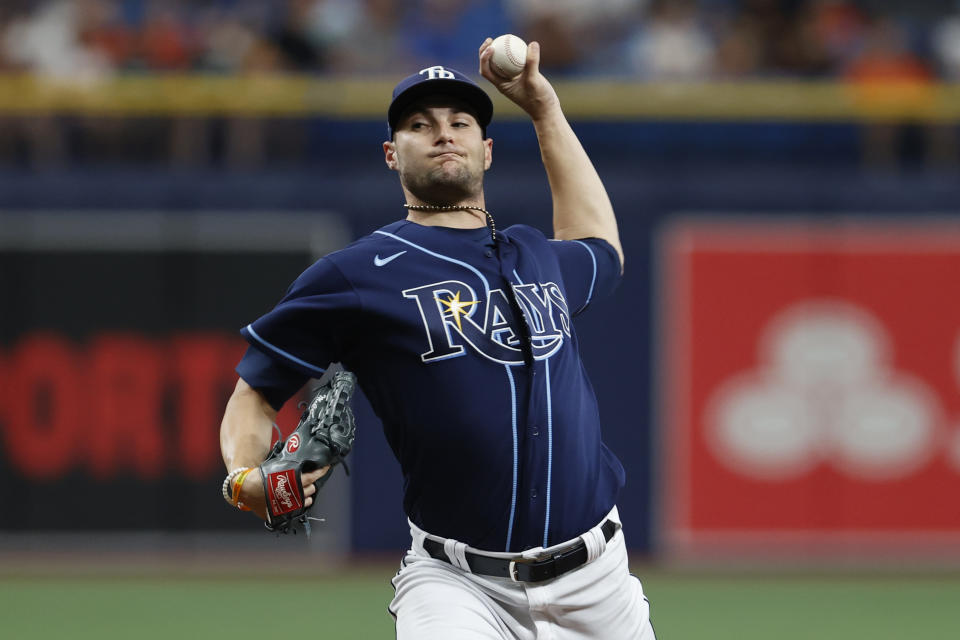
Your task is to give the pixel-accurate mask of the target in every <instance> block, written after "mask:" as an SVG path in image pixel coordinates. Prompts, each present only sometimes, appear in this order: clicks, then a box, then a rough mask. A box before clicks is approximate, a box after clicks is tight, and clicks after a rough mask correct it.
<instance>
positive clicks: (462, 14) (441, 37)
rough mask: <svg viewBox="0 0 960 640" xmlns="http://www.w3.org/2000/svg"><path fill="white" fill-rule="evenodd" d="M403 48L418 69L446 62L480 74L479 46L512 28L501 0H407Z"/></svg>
mask: <svg viewBox="0 0 960 640" xmlns="http://www.w3.org/2000/svg"><path fill="white" fill-rule="evenodd" d="M406 7H407V12H406V15H405V16H404V18H403V20H402V23H401V26H400V29H401V31H400V37H401V40H402V45H401V46H402V47H403V49H404V50H405V51H408V52H409V53H410V54H411V55H412V56H413V57H414V59H415V62H414V66H417V68H422V67H427V66H430V65H434V64H443V65H448V66H450V67H453V68H455V69H458V70H460V71H463V72H464V73H468V74H473V75H476V74H477V68H478V67H479V63H478V62H477V49H479V47H480V43H482V42H483V40H484V38H486V37H487V36H491V37H496V36H497V35H499V34H501V33H506V32H507V31H509V30H510V28H509V25H508V23H507V19H506V16H505V15H504V13H503V10H502V6H501V4H500V2H499V0H492V1H488V2H482V1H480V0H416V1H415V2H410V3H406Z"/></svg>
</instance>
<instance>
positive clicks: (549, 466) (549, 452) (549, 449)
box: [543, 359, 553, 547]
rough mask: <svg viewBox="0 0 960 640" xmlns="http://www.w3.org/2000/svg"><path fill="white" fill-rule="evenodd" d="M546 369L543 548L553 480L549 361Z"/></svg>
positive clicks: (547, 528) (548, 522)
mask: <svg viewBox="0 0 960 640" xmlns="http://www.w3.org/2000/svg"><path fill="white" fill-rule="evenodd" d="M543 365H544V368H545V369H546V385H547V517H546V520H545V521H544V523H543V546H544V547H547V546H549V545H548V544H547V533H548V532H549V531H550V485H551V481H552V480H553V402H552V400H551V398H550V360H549V359H548V360H544V361H543Z"/></svg>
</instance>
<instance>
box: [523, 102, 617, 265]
mask: <svg viewBox="0 0 960 640" xmlns="http://www.w3.org/2000/svg"><path fill="white" fill-rule="evenodd" d="M533 125H534V128H535V129H536V132H537V139H538V140H539V142H540V153H541V156H542V158H543V166H544V167H545V168H546V170H547V179H548V180H549V181H550V193H551V196H552V197H553V232H554V237H556V238H558V239H560V240H575V239H578V238H590V237H594V238H603V239H604V240H606V241H607V242H609V243H610V244H611V245H612V246H613V248H614V249H616V251H617V254H619V256H620V264H621V265H622V264H623V249H622V248H621V246H620V233H619V231H618V230H617V219H616V216H615V215H614V213H613V205H611V204H610V198H609V196H607V190H606V189H605V188H604V186H603V182H602V181H601V180H600V176H599V175H598V174H597V171H596V169H595V168H594V166H593V163H592V162H591V161H590V158H589V156H587V152H586V151H585V150H584V148H583V145H581V144H580V140H579V139H578V138H577V136H576V134H575V133H574V132H573V129H572V128H571V127H570V123H569V122H567V119H566V117H565V116H564V115H563V111H562V110H561V109H560V106H559V104H555V105H553V106H551V107H550V108H548V109H546V110H545V111H544V112H543V113H542V114H538V116H537V117H535V118H534V119H533Z"/></svg>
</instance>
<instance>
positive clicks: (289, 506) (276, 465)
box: [260, 371, 357, 535]
mask: <svg viewBox="0 0 960 640" xmlns="http://www.w3.org/2000/svg"><path fill="white" fill-rule="evenodd" d="M356 381H357V378H356V376H354V375H353V374H352V373H350V372H349V371H338V372H337V373H335V374H334V375H333V376H332V377H331V378H330V379H329V380H328V381H327V382H326V384H323V385H321V386H320V388H318V389H316V391H314V396H313V398H312V399H311V400H310V401H309V402H304V403H301V406H305V407H306V408H305V410H304V412H303V414H302V415H301V416H300V424H298V425H297V428H296V429H295V430H294V431H293V433H291V434H290V436H289V437H288V438H287V439H286V440H283V439H280V440H279V441H278V442H277V443H276V444H275V445H274V447H273V449H272V450H271V451H270V453H269V454H268V455H267V457H266V459H265V460H264V461H263V462H262V463H261V464H260V477H261V478H262V479H263V491H264V494H265V497H266V502H267V521H266V526H267V529H269V530H270V531H277V532H279V533H290V532H291V531H293V532H294V533H296V525H297V523H298V522H299V523H300V524H302V525H303V527H304V530H305V531H306V533H307V535H309V534H310V521H309V518H308V516H307V514H306V512H307V511H308V510H309V509H310V508H312V507H313V505H311V506H310V507H306V508H305V507H304V506H303V504H304V495H303V485H302V484H301V476H300V474H301V473H304V472H309V471H315V470H316V469H320V468H321V467H325V466H327V465H330V467H331V469H330V471H328V472H327V473H326V474H324V475H323V477H321V478H320V479H319V480H317V481H316V482H315V483H314V485H315V486H316V487H317V494H319V492H320V488H321V487H322V486H323V485H324V483H325V482H326V481H327V478H329V477H330V475H331V474H332V473H333V467H335V466H336V465H337V464H339V463H340V462H344V458H345V457H346V456H347V454H348V453H350V449H351V448H352V447H353V437H354V433H355V431H356V425H355V424H354V418H353V410H352V409H351V408H350V396H351V395H352V394H353V390H354V388H355V387H356ZM343 466H344V470H345V471H347V473H348V475H349V469H348V468H347V465H346V463H345V462H344V465H343ZM317 494H314V496H315V497H314V501H316V495H317ZM315 503H316V502H314V504H315Z"/></svg>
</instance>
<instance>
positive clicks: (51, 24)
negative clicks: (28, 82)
mask: <svg viewBox="0 0 960 640" xmlns="http://www.w3.org/2000/svg"><path fill="white" fill-rule="evenodd" d="M95 7H96V0H57V1H56V2H49V3H46V4H43V5H41V6H39V7H38V8H37V10H36V11H34V12H33V13H26V14H21V15H19V16H16V17H14V18H13V19H12V20H11V21H10V23H9V24H8V25H7V28H6V31H5V33H4V34H3V38H2V40H3V42H2V45H3V50H4V54H5V57H6V58H7V60H9V61H10V62H11V63H12V64H13V65H14V66H15V67H19V68H21V69H24V70H28V71H33V72H36V73H38V74H41V75H44V76H48V77H52V78H58V79H62V80H70V81H73V82H82V81H85V80H96V79H99V78H103V77H104V76H106V75H108V74H109V73H110V72H111V71H112V69H113V64H112V62H111V60H110V57H109V55H108V54H107V53H105V52H104V51H101V50H99V49H98V48H96V47H94V46H90V44H89V42H84V41H82V40H81V38H80V31H81V25H82V24H83V16H84V14H85V11H87V10H88V9H92V10H93V12H95V11H96V8H95Z"/></svg>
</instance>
